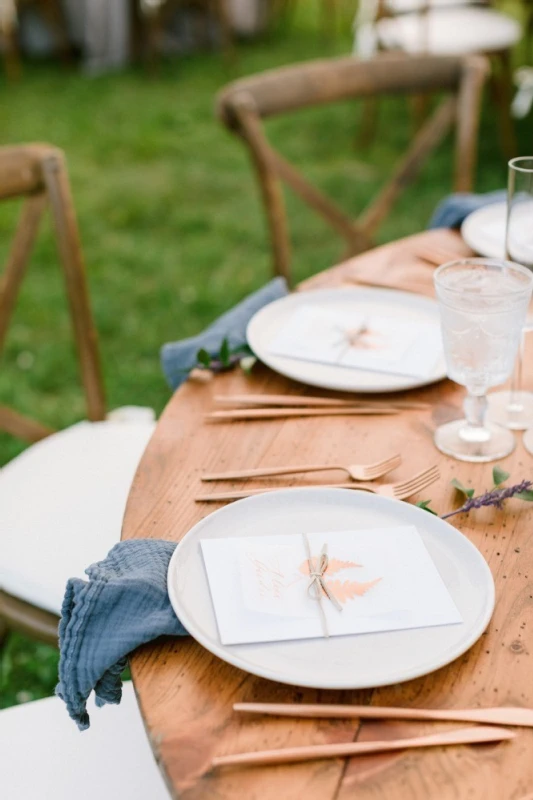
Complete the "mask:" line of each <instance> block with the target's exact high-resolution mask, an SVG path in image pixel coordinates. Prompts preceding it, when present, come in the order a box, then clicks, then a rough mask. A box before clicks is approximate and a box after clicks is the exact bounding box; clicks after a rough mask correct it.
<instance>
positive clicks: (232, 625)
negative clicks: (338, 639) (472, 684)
mask: <svg viewBox="0 0 533 800" xmlns="http://www.w3.org/2000/svg"><path fill="white" fill-rule="evenodd" d="M306 535H307V538H308V541H309V545H310V549H311V554H312V556H313V558H314V563H316V562H317V559H318V557H319V556H320V552H321V550H322V548H323V546H324V545H327V554H328V558H329V564H328V568H327V570H326V572H325V573H324V576H323V580H324V582H325V585H326V587H327V589H328V591H329V592H330V593H331V594H332V595H333V596H334V598H335V600H336V601H337V603H338V605H339V606H340V609H341V610H340V611H339V610H338V609H337V608H336V607H335V605H334V604H333V603H332V602H331V601H330V600H329V599H328V598H327V597H326V595H322V599H321V606H322V609H323V611H324V614H325V618H326V623H327V631H328V634H329V635H330V636H344V635H349V634H361V633H373V632H378V631H394V630H405V629H407V628H425V627H432V626H436V625H452V624H458V623H461V622H462V618H461V615H460V614H459V612H458V610H457V608H456V606H455V603H454V602H453V599H452V598H451V596H450V594H449V592H448V590H447V588H446V586H445V584H444V582H443V580H442V578H441V577H440V575H439V572H438V571H437V569H436V567H435V565H434V563H433V561H432V559H431V557H430V555H429V553H428V551H427V549H426V547H425V545H424V543H423V541H422V538H421V537H420V534H419V533H418V531H417V530H416V528H414V527H413V526H403V527H396V528H378V529H367V530H350V531H335V532H324V533H315V532H314V533H309V534H306ZM200 544H201V547H202V553H203V558H204V563H205V567H206V571H207V577H208V582H209V588H210V592H211V598H212V601H213V606H214V610H215V616H216V619H217V625H218V630H219V634H220V639H221V642H222V644H224V645H231V644H244V643H252V642H274V641H282V640H289V639H307V638H316V637H322V636H324V629H323V624H322V619H321V612H320V608H319V607H318V601H317V600H316V599H313V597H312V594H311V593H310V592H309V584H310V580H311V578H310V575H309V565H308V561H307V557H306V549H305V543H304V538H303V535H302V533H295V534H291V535H273V536H266V537H264V536H257V537H256V536H247V537H238V538H237V537H235V538H224V539H203V540H202V541H201V543H200Z"/></svg>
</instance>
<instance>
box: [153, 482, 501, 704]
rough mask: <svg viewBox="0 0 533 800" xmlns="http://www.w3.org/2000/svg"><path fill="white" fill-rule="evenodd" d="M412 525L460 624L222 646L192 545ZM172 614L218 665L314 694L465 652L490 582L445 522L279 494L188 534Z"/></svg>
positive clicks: (176, 569)
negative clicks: (304, 688)
mask: <svg viewBox="0 0 533 800" xmlns="http://www.w3.org/2000/svg"><path fill="white" fill-rule="evenodd" d="M401 525H414V526H415V527H416V528H417V530H418V532H419V534H420V536H421V537H422V540H423V542H424V544H425V546H426V547H427V549H428V551H429V554H430V556H431V557H432V559H433V561H434V563H435V566H436V567H437V569H438V571H439V573H440V575H441V577H442V579H443V581H444V583H445V585H446V587H447V589H448V591H449V593H450V595H451V597H452V599H453V601H454V602H455V604H456V606H457V608H458V610H459V612H460V614H461V616H462V619H463V622H462V623H459V624H453V625H442V626H438V627H431V628H419V629H411V630H405V631H391V632H385V633H367V634H360V635H351V636H335V637H330V638H327V639H326V638H324V639H322V638H318V639H300V640H298V641H283V642H269V643H263V644H246V645H226V646H224V645H222V644H221V642H220V637H219V634H218V629H217V623H216V619H215V613H214V609H213V604H212V600H211V595H210V591H209V584H208V580H207V575H206V571H205V567H204V562H203V557H202V552H201V547H200V541H201V540H202V539H212V538H223V537H228V536H238V537H246V536H269V535H272V534H274V533H275V534H294V533H298V532H301V533H303V532H308V533H311V532H313V531H315V532H318V531H328V532H329V531H335V530H338V531H343V530H350V529H354V528H381V527H392V526H401ZM168 592H169V596H170V600H171V603H172V606H173V608H174V611H175V612H176V614H177V616H178V618H179V619H180V620H181V622H182V623H183V625H184V626H185V628H186V629H187V630H188V631H189V633H190V634H191V635H192V636H193V637H194V638H195V639H196V640H197V641H198V642H199V643H200V644H201V645H203V646H204V647H205V648H206V649H207V650H209V651H210V652H211V653H214V654H215V655H216V656H218V657H219V658H221V659H222V660H223V661H227V662H228V663H229V664H233V665H234V666H236V667H239V668H240V669H242V670H245V671H246V672H249V673H252V674H253V675H259V676H261V677H263V678H269V679H270V680H274V681H279V682H281V683H287V684H293V685H297V686H309V687H313V688H320V689H363V688H370V687H374V686H386V685H388V684H393V683H399V682H401V681H407V680H410V679H412V678H416V677H418V676H420V675H426V674H427V673H429V672H433V671H434V670H436V669H439V668H440V667H443V666H444V665H446V664H449V663H450V662H451V661H453V660H454V659H456V658H458V656H460V655H461V654H462V653H464V652H465V651H466V650H468V649H469V648H470V647H471V646H472V645H473V644H474V642H475V641H476V640H477V639H478V638H479V637H480V636H481V634H482V633H483V631H484V630H485V628H486V627H487V625H488V623H489V621H490V618H491V616H492V612H493V608H494V581H493V579H492V575H491V572H490V570H489V568H488V566H487V563H486V562H485V560H484V558H483V557H482V556H481V554H480V553H479V551H478V550H477V549H476V548H475V547H474V545H473V544H472V543H471V542H470V541H469V540H468V539H467V538H466V537H465V536H463V534H461V533H460V532H459V531H458V530H456V529H455V528H453V527H452V526H451V525H449V524H448V523H447V522H445V521H444V520H442V519H440V518H439V517H437V516H434V515H432V514H429V513H428V512H427V511H423V510H422V509H420V508H418V507H416V506H414V505H410V504H408V503H401V502H398V501H395V500H389V499H387V498H384V497H379V496H376V495H371V494H367V493H365V492H361V491H356V490H353V489H327V488H321V487H318V488H315V487H312V488H307V487H306V488H297V489H281V490H279V491H275V492H268V493H266V494H263V495H255V496H252V497H249V498H246V499H245V500H240V501H239V502H236V503H232V504H231V505H227V506H225V507H224V508H221V509H219V510H218V511H215V512H214V513H213V514H210V515H209V516H208V517H205V518H204V519H203V520H201V521H200V522H199V523H198V524H197V525H195V526H194V527H193V528H192V529H191V530H190V531H189V532H188V533H187V534H186V536H185V537H184V538H183V540H182V541H181V542H180V544H179V546H178V547H177V548H176V550H175V552H174V554H173V556H172V558H171V560H170V564H169V568H168Z"/></svg>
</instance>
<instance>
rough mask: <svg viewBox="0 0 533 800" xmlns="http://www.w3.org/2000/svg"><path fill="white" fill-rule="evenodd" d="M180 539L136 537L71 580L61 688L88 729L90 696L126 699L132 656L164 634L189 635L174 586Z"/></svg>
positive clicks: (101, 700) (63, 625)
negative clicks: (172, 596) (170, 574)
mask: <svg viewBox="0 0 533 800" xmlns="http://www.w3.org/2000/svg"><path fill="white" fill-rule="evenodd" d="M175 548H176V544H175V543H174V542H165V541H162V540H157V539H135V540H131V541H127V542H120V543H119V544H116V545H115V546H114V547H113V549H112V550H111V551H110V552H109V554H108V556H107V558H105V559H104V560H103V561H99V562H98V563H96V564H93V565H92V566H90V567H89V568H88V569H87V570H86V574H87V575H88V577H89V580H88V581H84V580H82V579H81V578H71V579H70V580H69V582H68V584H67V588H66V592H65V598H64V600H63V607H62V609H61V621H60V623H59V649H60V659H59V683H58V685H57V688H56V693H57V694H58V695H59V697H61V698H62V699H63V700H64V701H65V703H66V706H67V710H68V712H69V714H70V716H71V717H72V719H73V720H75V722H76V723H77V725H78V727H79V728H80V730H85V729H86V728H88V727H89V715H88V713H87V698H88V697H89V695H90V693H91V692H92V691H93V690H94V692H95V694H96V705H97V706H103V705H105V703H120V699H121V695H122V681H121V678H120V675H121V673H122V672H123V671H124V669H125V668H126V665H127V656H128V654H129V653H131V652H132V651H133V650H135V648H137V647H139V645H141V644H145V643H146V642H149V641H151V640H152V639H156V638H157V637H158V636H186V635H187V631H186V630H185V628H184V627H183V625H182V624H181V622H180V621H179V620H178V618H177V617H176V615H175V613H174V611H173V609H172V606H171V604H170V600H169V597H168V592H167V569H168V563H169V561H170V558H171V556H172V554H173V552H174V550H175Z"/></svg>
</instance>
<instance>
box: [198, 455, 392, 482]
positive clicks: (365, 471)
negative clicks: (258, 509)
mask: <svg viewBox="0 0 533 800" xmlns="http://www.w3.org/2000/svg"><path fill="white" fill-rule="evenodd" d="M401 463H402V457H401V456H400V455H394V456H390V457H389V458H384V459H382V460H381V461H375V462H374V463H373V464H350V465H348V466H341V465H340V464H305V465H302V464H300V465H297V466H296V465H293V466H283V467H258V468H257V469H241V470H231V471H229V472H215V473H212V474H210V475H202V480H203V481H228V480H239V479H241V478H269V477H272V476H274V475H291V474H292V473H294V472H326V471H328V470H332V469H336V470H343V471H344V472H347V473H348V475H349V476H350V478H351V479H352V480H354V481H375V480H376V478H381V477H382V476H383V475H386V474H387V472H392V470H393V469H396V467H398V466H399V465H400V464H401Z"/></svg>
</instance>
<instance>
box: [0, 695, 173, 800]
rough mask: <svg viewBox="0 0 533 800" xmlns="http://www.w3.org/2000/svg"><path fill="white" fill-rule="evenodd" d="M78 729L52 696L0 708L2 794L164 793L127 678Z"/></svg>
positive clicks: (94, 796)
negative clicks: (114, 699) (116, 696)
mask: <svg viewBox="0 0 533 800" xmlns="http://www.w3.org/2000/svg"><path fill="white" fill-rule="evenodd" d="M90 706H91V707H90V709H89V711H90V713H91V727H90V728H89V730H87V731H83V732H82V733H81V732H80V731H79V730H78V729H77V728H76V725H75V723H74V722H73V721H72V720H71V719H70V718H69V716H68V714H67V711H66V708H65V704H64V703H63V701H62V700H59V698H57V697H48V698H46V700H37V701H35V702H33V703H26V704H24V705H21V706H14V707H13V708H8V709H6V710H5V711H0V753H2V770H1V776H0V795H1V796H2V797H4V798H6V800H8V799H9V800H121V798H127V800H169V797H170V795H169V793H168V791H167V789H166V787H165V783H164V781H163V778H162V776H161V773H160V772H159V769H158V767H157V765H156V763H155V760H154V757H153V755H152V752H151V749H150V745H149V743H148V739H147V737H146V733H145V730H144V725H143V722H142V719H141V715H140V713H139V708H138V706H137V701H136V699H135V693H134V691H133V686H132V685H131V683H125V684H124V692H123V696H122V702H121V704H120V705H119V706H105V707H104V708H95V707H94V703H90Z"/></svg>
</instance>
